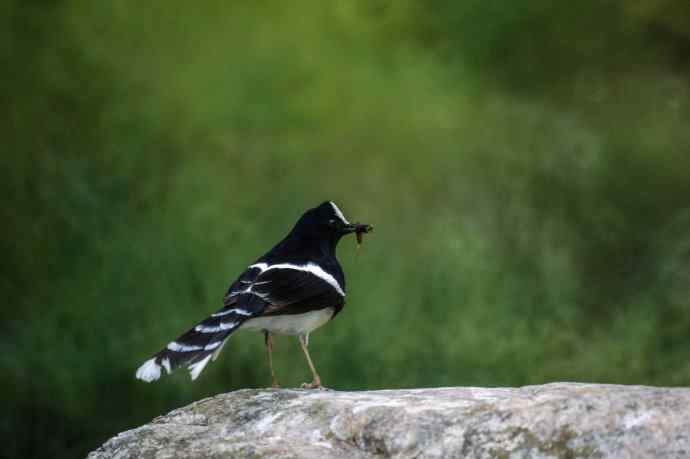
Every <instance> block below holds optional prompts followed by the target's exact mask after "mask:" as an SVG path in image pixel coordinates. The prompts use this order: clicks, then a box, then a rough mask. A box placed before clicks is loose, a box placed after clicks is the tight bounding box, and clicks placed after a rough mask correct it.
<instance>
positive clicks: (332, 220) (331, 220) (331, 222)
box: [328, 219, 336, 226]
mask: <svg viewBox="0 0 690 459" xmlns="http://www.w3.org/2000/svg"><path fill="white" fill-rule="evenodd" d="M328 224H329V225H331V226H335V224H336V221H335V220H334V219H330V220H328Z"/></svg>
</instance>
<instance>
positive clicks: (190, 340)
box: [136, 305, 252, 382]
mask: <svg viewBox="0 0 690 459" xmlns="http://www.w3.org/2000/svg"><path fill="white" fill-rule="evenodd" d="M251 315H252V314H251V313H250V312H248V311H247V310H246V309H244V308H238V307H235V305H230V306H226V307H224V308H223V309H221V310H220V311H218V312H216V313H215V314H212V315H211V316H209V317H208V318H207V319H205V320H203V321H202V322H200V323H199V324H198V325H196V326H195V327H194V328H192V329H190V330H189V331H187V332H186V333H184V334H183V335H181V336H180V337H179V338H177V339H176V340H175V341H171V342H170V343H168V345H167V346H166V347H165V348H164V349H162V350H161V351H159V352H157V353H156V354H155V355H154V356H153V357H151V358H150V359H149V360H147V361H146V362H144V364H143V365H142V366H140V367H139V369H138V370H137V373H136V377H137V378H139V379H141V380H143V381H146V382H151V381H155V380H156V379H158V378H160V376H161V369H165V371H167V372H168V373H171V372H172V371H173V370H175V369H176V368H179V367H182V366H186V367H187V369H189V372H190V373H191V377H192V379H193V380H194V379H196V378H197V377H198V376H199V374H200V373H201V371H202V370H203V369H204V367H206V365H207V364H208V362H209V361H210V360H211V359H213V360H215V359H216V358H217V357H218V354H219V353H220V351H221V349H223V345H224V344H225V340H226V339H228V337H229V336H230V334H231V333H232V332H234V331H235V330H237V329H238V328H239V327H240V325H242V323H243V322H244V321H245V320H247V319H248V318H250V317H251Z"/></svg>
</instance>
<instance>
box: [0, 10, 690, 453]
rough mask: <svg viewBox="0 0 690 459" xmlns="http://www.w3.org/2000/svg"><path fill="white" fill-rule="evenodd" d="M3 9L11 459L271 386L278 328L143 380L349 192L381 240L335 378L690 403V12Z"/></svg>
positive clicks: (299, 371) (331, 364)
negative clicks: (179, 340) (609, 386)
mask: <svg viewBox="0 0 690 459" xmlns="http://www.w3.org/2000/svg"><path fill="white" fill-rule="evenodd" d="M2 11H3V14H2V15H1V17H2V18H3V19H2V20H3V24H2V25H3V26H2V27H0V31H1V32H0V33H1V34H2V36H3V40H1V41H0V58H1V59H2V68H3V70H4V71H3V75H2V82H3V84H2V90H0V107H2V108H0V110H2V111H3V112H4V115H3V116H2V119H3V123H2V124H0V135H2V147H0V148H1V149H2V150H1V151H2V154H1V155H0V173H1V174H2V175H1V177H2V180H1V181H0V187H2V193H1V194H0V196H2V199H3V201H4V202H2V205H1V206H0V219H1V220H2V222H3V225H2V238H1V239H0V244H1V248H2V253H3V258H4V261H3V263H2V272H1V276H0V293H2V295H3V297H4V298H5V299H6V301H5V306H4V307H3V308H2V309H0V327H1V328H0V348H1V349H2V350H3V352H2V353H0V370H2V374H3V377H2V378H1V379H0V393H1V394H3V400H2V406H3V409H4V413H5V416H3V417H1V418H0V435H2V437H3V445H4V447H5V450H4V454H6V455H7V456H8V457H13V456H15V457H23V458H30V457H65V458H68V457H70V458H71V457H78V456H83V455H84V454H85V453H86V452H87V451H88V450H90V449H93V448H95V447H96V446H98V444H99V442H102V441H104V440H105V439H106V438H108V437H109V436H111V435H113V434H115V433H116V432H119V431H121V430H123V429H126V428H131V427H134V426H136V425H138V424H140V423H142V422H145V421H148V420H150V419H151V418H152V417H154V416H156V415H158V414H160V413H162V412H165V411H167V410H170V409H172V408H174V407H178V406H180V405H183V404H186V403H188V402H190V401H192V400H196V399H200V398H202V397H204V396H207V395H210V394H214V393H218V392H221V391H228V390H233V389H237V388H242V387H261V386H265V385H267V384H268V383H269V381H270V378H269V374H268V369H267V366H266V364H265V356H264V351H263V342H262V339H261V337H260V335H256V334H250V333H239V334H237V335H236V336H233V337H232V338H231V341H230V342H229V343H228V345H227V346H226V347H225V350H224V352H223V354H222V358H221V359H219V361H217V362H216V363H214V364H213V365H211V366H209V368H208V369H207V370H206V371H205V372H204V374H203V375H202V376H201V377H200V379H199V380H198V381H197V382H195V383H194V384H192V383H191V382H190V381H189V379H188V377H187V375H186V374H185V373H184V372H180V373H179V374H175V375H173V376H172V377H168V378H166V379H164V380H162V381H159V382H158V383H156V384H153V385H147V384H144V383H141V382H140V381H136V380H135V379H134V378H133V375H134V370H135V369H136V367H137V366H138V365H139V364H140V363H141V362H142V361H143V360H144V359H146V358H147V357H148V356H149V355H150V354H151V353H153V352H154V351H156V350H157V349H159V348H160V347H161V346H162V345H163V344H165V343H166V342H167V341H168V340H169V339H171V338H173V337H174V336H176V334H177V333H179V332H182V331H184V330H185V328H186V327H188V326H189V325H190V324H192V323H193V322H194V321H196V320H198V319H200V318H203V317H204V316H205V315H206V314H207V313H209V312H212V311H213V310H215V309H216V308H218V307H219V305H220V301H221V298H222V295H223V293H224V291H225V289H226V288H227V285H228V283H229V282H230V281H231V280H232V279H233V276H235V275H236V274H237V273H238V272H240V270H242V269H243V268H244V267H246V266H247V264H248V263H250V262H252V261H253V260H254V259H255V257H256V256H257V255H259V254H260V253H262V251H264V250H265V249H267V248H268V247H269V246H270V245H271V244H272V243H274V242H275V241H276V240H277V239H278V238H279V237H281V236H282V235H283V234H284V233H285V232H286V230H287V229H288V228H289V227H290V226H291V225H292V223H293V222H294V220H295V218H296V217H297V216H298V215H299V214H300V213H301V212H302V211H303V210H304V209H305V208H307V207H310V206H313V205H315V204H318V203H319V202H321V201H323V200H324V199H334V200H336V201H337V202H338V203H339V204H340V206H341V207H342V208H343V209H344V211H345V212H346V214H347V215H349V216H350V218H351V219H353V220H361V221H366V222H370V223H372V224H374V225H375V226H376V232H375V233H374V234H373V235H372V236H371V237H367V238H365V245H364V247H363V251H362V253H361V254H360V255H359V256H356V255H355V249H354V241H352V240H346V241H343V243H342V244H341V246H340V249H339V254H340V258H341V261H342V263H343V265H344V268H345V271H346V273H347V275H348V305H347V307H346V309H345V311H344V313H343V314H342V315H340V316H339V317H338V318H337V320H336V321H335V322H333V323H332V324H330V325H328V326H327V327H324V328H323V329H321V330H319V331H318V332H316V333H315V334H314V335H313V336H312V349H313V350H312V355H313V357H314V358H315V361H316V364H317V367H318V368H319V370H320V372H321V374H322V376H323V378H324V380H325V383H326V384H327V385H329V386H331V387H333V388H336V389H374V388H389V387H411V386H442V385H489V386H492V385H524V384H536V383H543V382H548V381H554V380H579V381H596V382H611V383H630V384H655V385H688V384H690V295H689V294H688V293H689V292H688V280H689V279H690V278H689V276H690V204H689V203H690V85H689V84H688V83H689V81H690V65H689V64H690V62H688V60H687V53H686V52H685V50H687V49H688V46H690V32H688V31H690V9H689V7H688V4H687V2H683V1H680V0H677V1H673V0H638V1H635V2H633V1H622V0H621V1H613V2H601V1H599V0H583V1H581V2H577V3H574V4H572V5H571V4H568V3H565V2H560V4H554V3H553V2H550V1H546V0H528V1H525V2H486V1H480V0H463V1H456V2H451V1H430V2H423V3H422V2H415V1H412V0H401V1H386V0H378V1H375V2H372V1H365V0H359V1H358V0H352V1H342V2H319V1H316V0H312V1H309V0H305V1H298V2H223V1H208V2H202V3H201V4H199V3H192V2H182V1H169V0H168V1H158V0H155V1H150V2H144V3H141V2H133V1H129V0H125V1H119V2H87V1H82V0H74V1H63V2H60V1H48V2H30V1H20V0H10V1H9V2H6V3H5V6H3V7H2ZM275 350H276V354H275V363H276V366H277V370H278V375H279V379H280V381H281V382H282V383H283V384H284V385H287V386H296V385H298V384H299V383H301V382H303V381H305V380H306V379H307V378H308V376H309V374H308V370H307V367H306V364H305V362H304V361H303V358H302V356H301V355H300V351H299V347H298V346H297V344H296V342H295V341H294V340H293V339H288V338H278V339H277V340H276V342H275Z"/></svg>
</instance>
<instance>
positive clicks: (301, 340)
mask: <svg viewBox="0 0 690 459" xmlns="http://www.w3.org/2000/svg"><path fill="white" fill-rule="evenodd" d="M307 343H308V338H307V336H306V335H299V345H300V347H301V348H302V352H304V356H305V357H306V358H307V363H308V364H309V369H310V370H311V374H312V376H313V378H314V380H313V381H312V382H311V384H308V383H304V384H302V387H303V388H304V389H316V388H320V387H321V378H320V377H319V374H318V373H317V372H316V368H314V363H313V362H312V361H311V357H309V350H308V349H307Z"/></svg>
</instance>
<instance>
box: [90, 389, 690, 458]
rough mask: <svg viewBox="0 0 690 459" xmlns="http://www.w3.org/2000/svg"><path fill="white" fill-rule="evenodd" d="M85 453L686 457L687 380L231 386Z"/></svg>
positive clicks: (689, 448) (689, 435)
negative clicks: (348, 387)
mask: <svg viewBox="0 0 690 459" xmlns="http://www.w3.org/2000/svg"><path fill="white" fill-rule="evenodd" d="M88 457H89V459H106V458H108V459H111V458H117V459H125V458H152V459H153V458H156V459H158V458H160V459H163V458H191V459H194V458H236V457H237V458H245V457H252V458H254V457H256V458H262V457H279V458H298V457H299V458H319V459H322V458H373V457H399V458H408V457H409V458H412V457H414V458H437V457H439V458H440V457H452V458H455V457H458V458H460V457H465V458H532V457H534V458H552V457H553V458H576V457H593V458H600V457H604V458H639V457H655V458H681V457H690V389H684V388H676V389H671V388H656V387H642V386H613V385H601V384H574V383H555V384H547V385H543V386H528V387H522V388H516V389H513V388H473V387H450V388H440V389H412V390H382V391H368V392H335V391H313V390H297V389H294V390H293V389H287V390H281V389H279V390H272V389H259V390H254V389H252V390H240V391H236V392H231V393H228V394H221V395H217V396H215V397H211V398H207V399H204V400H201V401H198V402H195V403H192V404H191V405H189V406H186V407H184V408H180V409H177V410H174V411H172V412H170V413H168V414H166V415H165V416H161V417H158V418H156V419H154V420H153V421H152V422H151V423H149V424H146V425H144V426H142V427H139V428H136V429H133V430H129V431H126V432H123V433H121V434H119V435H117V436H116V437H114V438H112V439H110V440H109V441H108V442H106V443H105V444H104V445H103V446H101V447H100V448H99V449H98V450H96V451H93V452H92V453H91V454H89V456H88Z"/></svg>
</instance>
